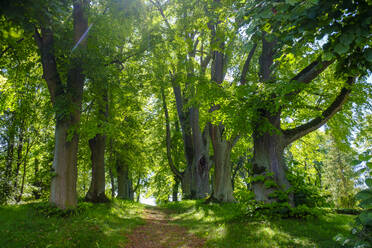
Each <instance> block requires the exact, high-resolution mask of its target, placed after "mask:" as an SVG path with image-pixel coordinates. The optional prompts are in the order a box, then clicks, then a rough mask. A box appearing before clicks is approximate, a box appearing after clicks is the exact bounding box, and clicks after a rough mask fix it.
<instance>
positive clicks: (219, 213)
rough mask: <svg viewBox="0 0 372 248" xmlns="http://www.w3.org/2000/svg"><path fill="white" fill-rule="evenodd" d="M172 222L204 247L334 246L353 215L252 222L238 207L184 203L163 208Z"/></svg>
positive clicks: (349, 227)
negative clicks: (335, 237) (172, 219)
mask: <svg viewBox="0 0 372 248" xmlns="http://www.w3.org/2000/svg"><path fill="white" fill-rule="evenodd" d="M164 207H165V208H167V209H169V210H170V211H169V212H170V213H171V216H172V217H173V218H174V219H175V221H176V222H177V223H178V224H180V225H182V226H185V227H187V228H188V229H189V230H190V231H192V232H194V233H195V234H196V235H198V236H200V237H203V238H206V239H207V247H221V248H222V247H223V248H229V247H231V248H233V247H234V248H235V247H239V248H243V247H327V248H330V247H338V245H337V243H335V242H334V241H333V239H332V238H333V237H334V236H335V235H336V234H338V233H342V234H348V233H350V230H351V224H352V221H353V218H354V216H350V215H340V214H327V215H324V216H321V217H319V218H313V219H309V220H299V219H276V220H275V219H274V220H254V219H250V218H247V217H244V215H243V214H242V213H243V211H242V208H243V206H242V205H239V204H224V205H217V204H209V205H207V204H203V203H201V202H200V201H196V202H195V201H184V202H179V203H169V204H165V205H164Z"/></svg>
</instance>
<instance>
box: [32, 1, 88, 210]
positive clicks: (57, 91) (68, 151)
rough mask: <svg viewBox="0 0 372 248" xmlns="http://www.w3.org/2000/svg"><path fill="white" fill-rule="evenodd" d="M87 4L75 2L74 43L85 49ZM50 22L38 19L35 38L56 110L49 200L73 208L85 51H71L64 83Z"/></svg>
mask: <svg viewBox="0 0 372 248" xmlns="http://www.w3.org/2000/svg"><path fill="white" fill-rule="evenodd" d="M88 6H89V1H86V0H84V1H77V0H76V1H74V2H73V22H74V23H73V35H74V39H73V41H74V44H77V45H79V49H84V47H85V46H86V40H85V39H84V37H83V34H84V33H85V32H86V31H87V29H88V20H87V11H88ZM44 18H45V17H44ZM50 22H51V20H50V19H49V18H45V19H44V20H41V21H40V22H39V25H40V26H39V28H35V35H34V39H35V41H36V44H37V45H38V47H39V51H40V55H41V63H42V65H43V77H44V79H45V81H46V82H47V85H48V89H49V93H50V98H51V101H52V103H53V105H54V107H55V109H56V128H55V152H54V160H53V170H54V172H55V175H54V177H53V178H52V183H51V192H50V202H51V203H53V204H55V205H56V206H57V207H59V208H62V209H66V208H71V207H72V208H73V207H75V206H76V204H77V192H76V180H77V168H76V166H77V152H78V134H77V126H78V125H79V122H80V114H81V104H82V95H83V86H84V80H85V76H84V74H83V68H82V64H83V63H82V58H83V57H82V56H84V55H83V54H84V52H83V51H80V50H76V51H77V52H76V53H72V55H71V57H72V58H71V61H70V63H71V64H70V69H69V71H68V73H67V79H66V84H64V83H63V81H62V80H63V78H62V75H60V72H59V70H58V64H57V63H58V60H57V58H56V54H55V47H54V46H55V44H54V35H55V32H54V31H53V29H51V28H50V25H51V24H52V23H50ZM39 30H40V31H39ZM80 39H83V40H82V41H81V40H80ZM79 41H80V43H79V44H78V42H79ZM58 59H60V58H58Z"/></svg>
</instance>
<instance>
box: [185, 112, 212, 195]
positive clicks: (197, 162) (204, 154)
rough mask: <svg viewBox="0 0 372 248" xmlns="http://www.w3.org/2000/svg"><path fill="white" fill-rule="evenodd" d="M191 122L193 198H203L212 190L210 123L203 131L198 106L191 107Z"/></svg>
mask: <svg viewBox="0 0 372 248" xmlns="http://www.w3.org/2000/svg"><path fill="white" fill-rule="evenodd" d="M190 122H191V128H192V135H193V148H194V149H193V158H194V159H193V163H192V168H191V183H192V184H191V198H192V199H202V198H205V197H207V196H208V195H209V194H210V192H211V189H210V183H209V169H210V161H209V125H208V124H206V125H205V127H204V131H203V133H202V132H201V130H200V127H199V108H197V107H192V108H191V114H190Z"/></svg>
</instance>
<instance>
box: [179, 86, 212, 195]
mask: <svg viewBox="0 0 372 248" xmlns="http://www.w3.org/2000/svg"><path fill="white" fill-rule="evenodd" d="M173 92H174V95H175V98H176V105H177V113H178V117H179V121H180V123H181V127H182V137H183V141H184V142H183V144H184V151H185V158H186V163H187V167H186V169H185V171H184V172H182V178H181V187H182V194H183V197H182V198H183V199H201V198H205V197H206V196H207V195H208V194H209V193H210V184H209V169H210V163H209V137H208V134H209V131H208V128H209V127H208V125H206V126H205V128H204V131H203V132H201V130H200V127H199V108H198V107H197V106H194V107H191V108H189V109H187V110H186V111H185V110H184V107H183V103H184V102H185V101H187V99H184V98H183V97H182V94H181V89H180V86H179V85H177V84H175V83H174V82H173Z"/></svg>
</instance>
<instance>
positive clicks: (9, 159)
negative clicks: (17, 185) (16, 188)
mask: <svg viewBox="0 0 372 248" xmlns="http://www.w3.org/2000/svg"><path fill="white" fill-rule="evenodd" d="M11 121H12V123H11V125H10V127H9V130H8V132H9V134H8V142H7V151H6V161H5V178H6V180H7V182H10V179H11V176H12V166H13V159H14V137H15V130H14V129H15V124H14V116H12V117H11ZM4 185H6V186H5V189H4V192H5V195H8V194H9V193H10V185H9V183H5V184H4Z"/></svg>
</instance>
